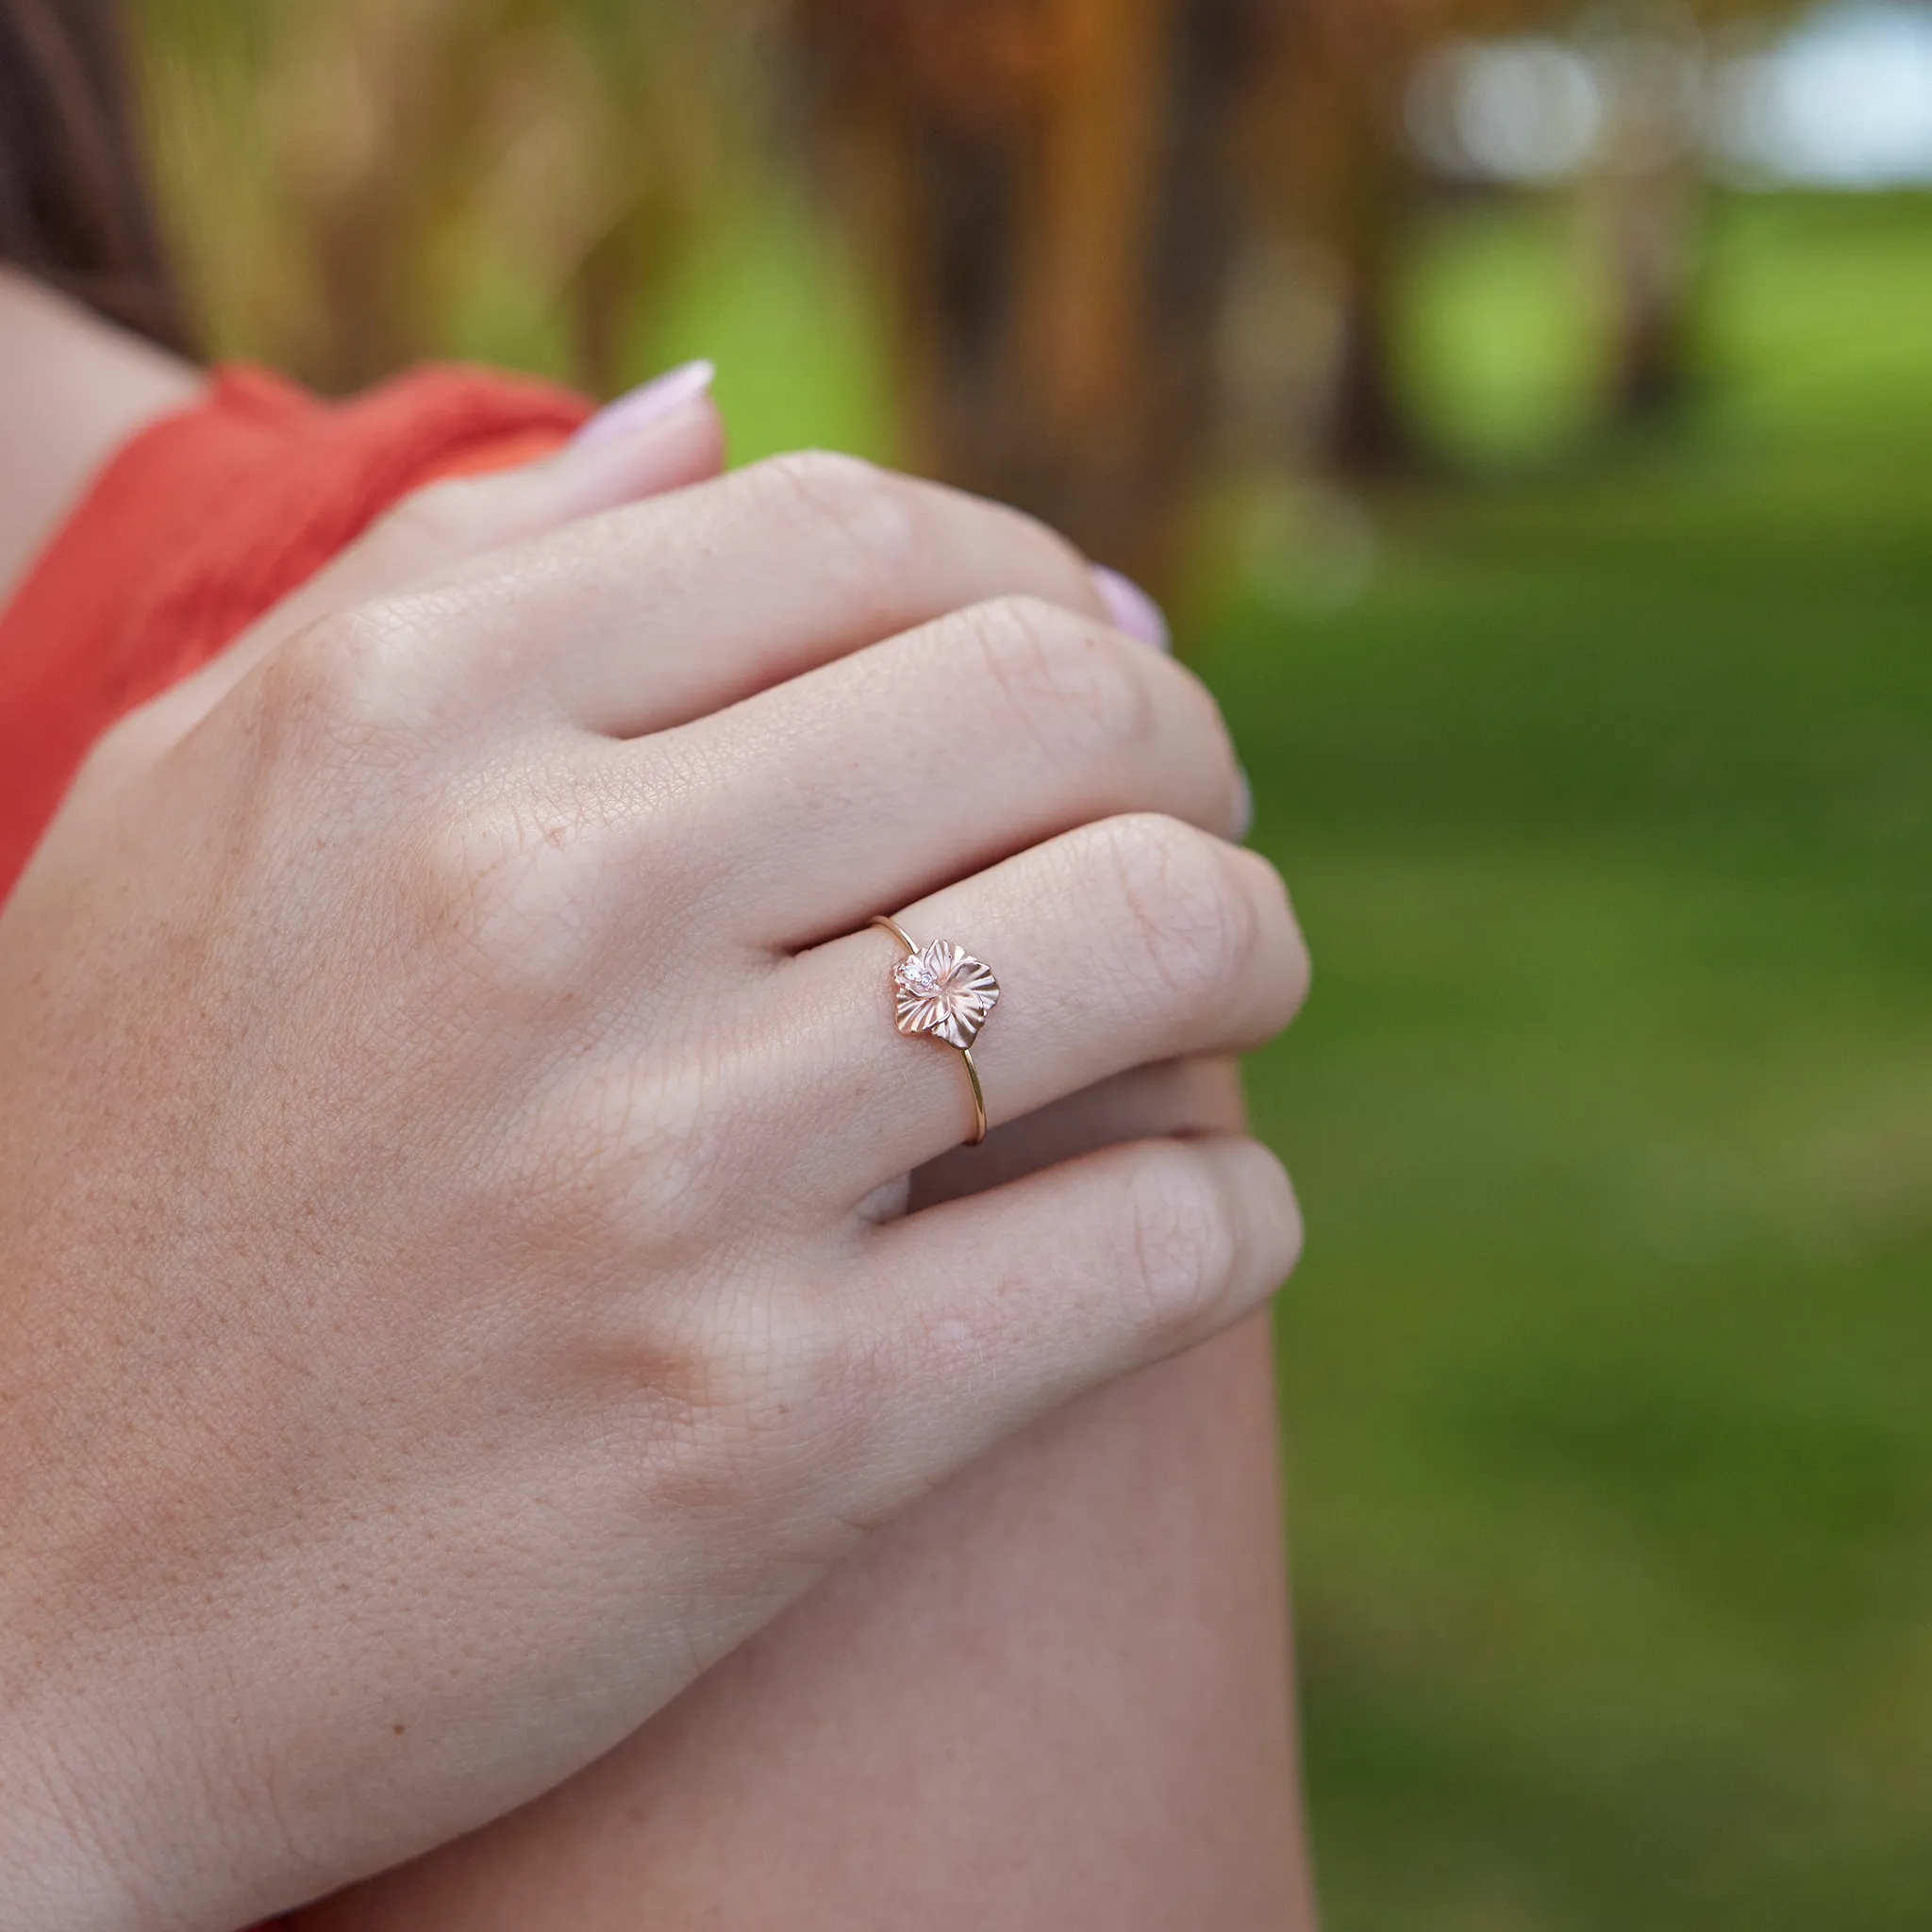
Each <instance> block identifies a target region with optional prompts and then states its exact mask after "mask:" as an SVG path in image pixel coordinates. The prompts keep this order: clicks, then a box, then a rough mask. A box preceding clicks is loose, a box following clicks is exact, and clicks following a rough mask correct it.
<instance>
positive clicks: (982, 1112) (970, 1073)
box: [872, 912, 986, 1147]
mask: <svg viewBox="0 0 1932 1932" xmlns="http://www.w3.org/2000/svg"><path fill="white" fill-rule="evenodd" d="M872 924H874V925H875V926H877V927H878V929H879V930H880V931H881V932H889V933H891V935H892V937H893V938H894V939H895V940H897V941H899V943H900V944H901V945H902V946H904V947H905V948H906V957H907V958H908V959H909V958H911V957H912V955H913V954H914V953H916V952H918V950H919V942H918V941H916V940H914V939H913V938H912V937H911V935H910V934H909V933H908V932H907V930H906V928H905V927H904V926H903V925H901V924H899V922H898V921H897V920H896V919H889V918H887V917H886V915H885V914H884V913H883V912H881V913H879V914H878V915H877V916H876V917H875V918H874V920H873V921H872ZM940 1044H941V1046H952V1044H953V1043H952V1041H949V1040H942V1041H941V1042H940ZM953 1051H954V1052H955V1053H956V1054H958V1056H959V1058H961V1059H962V1060H964V1061H965V1062H966V1078H967V1079H968V1081H970V1082H971V1083H972V1087H973V1133H972V1136H971V1138H970V1139H969V1140H968V1141H967V1142H966V1144H967V1146H969V1147H977V1146H978V1145H979V1143H980V1142H981V1141H983V1140H985V1139H986V1095H985V1093H984V1092H983V1091H981V1088H980V1085H979V1069H978V1068H977V1067H976V1066H974V1064H973V1049H972V1048H971V1047H970V1046H954V1047H953Z"/></svg>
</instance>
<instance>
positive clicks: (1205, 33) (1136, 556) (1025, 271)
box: [795, 0, 1257, 577]
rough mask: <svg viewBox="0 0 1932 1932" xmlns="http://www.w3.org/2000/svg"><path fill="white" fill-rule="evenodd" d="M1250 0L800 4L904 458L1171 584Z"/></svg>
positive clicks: (813, 99) (1210, 327)
mask: <svg viewBox="0 0 1932 1932" xmlns="http://www.w3.org/2000/svg"><path fill="white" fill-rule="evenodd" d="M795 11H796V20H797V25H798V28H799V32H800V34H801V37H802V42H803V51H804V57H805V58H804V60H803V62H802V71H803V73H804V74H805V75H806V76H807V95H808V98H807V102H806V109H807V120H808V127H809V128H810V130H811V134H812V139H813V141H814V142H815V144H816V145H817V147H818V148H819V150H820V151H821V153H822V154H824V156H825V157H826V158H827V159H828V161H829V162H830V163H831V166H832V169H833V172H834V177H835V180H836V182H837V185H838V190H839V193H840V197H841V201H842V203H843V205H844V206H845V207H846V208H848V210H850V211H851V212H852V214H853V215H854V216H855V217H856V222H857V226H858V230H859V233H860V235H861V238H862V240H863V242H864V244H865V247H866V251H867V254H868V256H869V258H870V260H871V262H872V263H873V266H874V272H875V273H876V275H877V276H878V277H879V279H880V280H881V282H882V283H883V284H884V285H885V287H886V289H887V291H888V292H889V295H890V298H891V308H892V311H893V314H894V316H895V319H896V325H897V328H896V334H897V340H898V344H899V354H900V364H901V371H902V376H903V381H904V391H905V414H906V420H907V423H908V432H909V435H910V439H911V443H912V449H911V455H912V458H913V460H914V461H915V462H917V463H918V464H919V465H920V466H921V467H923V468H925V469H928V470H930V471H931V472H933V473H934V474H936V475H941V476H944V477H947V478H949V479H951V480H953V481H956V482H958V483H961V484H963V485H965V486H967V487H969V488H972V489H976V490H981V491H987V492H989V493H991V494H993V495H997V496H1000V497H1004V498H1007V499H1008V500H1010V501H1014V502H1018V503H1021V504H1024V506H1026V507H1027V508H1032V509H1034V510H1035V511H1037V512H1038V513H1040V514H1041V515H1043V516H1045V517H1048V518H1049V519H1051V520H1052V521H1054V522H1055V523H1056V524H1058V525H1060V526H1061V527H1063V528H1065V529H1067V530H1068V531H1069V532H1071V533H1072V534H1073V535H1074V537H1075V539H1076V540H1077V541H1080V542H1082V543H1083V544H1085V545H1086V546H1087V547H1088V548H1089V549H1090V550H1091V551H1092V552H1094V554H1096V555H1099V556H1102V557H1106V558H1109V559H1111V560H1113V561H1115V562H1117V563H1120V564H1122V565H1124V567H1126V568H1128V569H1131V570H1135V571H1138V572H1140V573H1141V575H1147V576H1156V577H1158V575H1160V574H1161V571H1162V568H1163V566H1164V564H1165V562H1166V558H1167V555H1168V551H1169V545H1170V540H1171V536H1172V531H1173V525H1174V515H1175V511H1176V509H1177V508H1178V505H1179V502H1180V500H1181V496H1182V492H1183V490H1184V487H1185V485H1186V484H1187V482H1188V481H1189V480H1190V479H1191V474H1192V472H1193V471H1194V469H1195V468H1196V466H1197V459H1198V458H1199V456H1200V454H1201V452H1202V451H1203V449H1204V448H1205V446H1206V444H1207V442H1208V438H1209V433H1210V429H1211V425H1212V422H1213V413H1214V412H1213V397H1214V390H1215V382H1214V374H1215V372H1214V350H1215V330H1216V321H1217V318H1218V316H1219V313H1220V308H1221V303H1222V298H1223V291H1224V284H1225V280H1226V275H1227V270H1228V265H1229V262H1230V260H1231V258H1232V254H1233V250H1234V243H1235V234H1236V228H1237V224H1238V219H1239V208H1238V182H1237V179H1236V175H1235V169H1234V166H1233V160H1234V151H1233V146H1232V143H1231V142H1230V141H1229V139H1228V130H1229V120H1230V110H1231V108H1232V105H1233V103H1234V101H1235V98H1236V96H1237V94H1238V92H1239V91H1240V90H1241V86H1242V85H1243V82H1244V79H1245V78H1246V77H1247V74H1248V69H1249V66H1250V63H1249V61H1248V58H1247V56H1248V54H1249V51H1250V42H1251V38H1252V32H1251V30H1252V25H1253V19H1254V16H1255V14H1256V12H1257V6H1256V4H1255V0H799V4H798V6H797V8H796V10H795Z"/></svg>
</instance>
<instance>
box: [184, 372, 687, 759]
mask: <svg viewBox="0 0 1932 1932" xmlns="http://www.w3.org/2000/svg"><path fill="white" fill-rule="evenodd" d="M709 373H710V372H709V365H708V364H702V363H693V364H689V365H687V366H686V367H685V368H684V369H680V370H673V371H672V372H671V373H670V374H669V375H665V376H660V377H659V378H658V381H657V382H656V383H653V384H649V385H647V386H646V387H645V389H644V390H642V391H638V392H636V393H634V394H633V395H631V396H628V397H625V398H624V399H623V400H622V401H621V402H619V403H617V404H614V405H613V406H612V407H611V408H610V409H609V410H607V411H606V412H604V414H603V415H601V416H596V417H592V418H591V423H590V424H589V425H586V427H585V429H584V430H583V431H581V432H579V434H578V436H577V438H576V440H575V441H572V442H569V443H567V444H565V445H564V447H563V448H562V449H560V450H558V452H557V453H556V454H555V455H554V456H550V457H545V458H541V459H540V460H538V461H536V462H531V463H522V464H519V465H517V466H516V467H515V468H513V469H508V470H499V471H495V472H491V473H490V474H488V475H480V476H461V477H452V478H449V479H447V480H445V481H443V482H440V483H432V484H429V485H427V486H426V487H425V488H424V489H421V490H418V491H413V492H412V493H411V494H410V495H408V496H406V497H404V498H403V499H402V501H401V502H399V503H397V504H396V505H394V506H393V507H392V508H391V509H390V510H388V511H387V512H386V513H385V514H384V515H383V516H381V517H380V518H378V519H377V520H376V522H375V524H373V525H371V526H370V527H369V529H368V530H367V531H366V532H364V534H363V535H362V536H361V537H359V538H358V539H357V541H355V542H354V543H352V544H350V545H349V546H348V548H347V549H345V550H344V551H342V552H341V555H340V556H338V557H336V558H333V559H332V560H331V561H330V562H329V563H327V564H325V566H324V567H323V568H322V569H321V570H319V571H317V572H316V574H315V575H313V576H312V577H310V578H309V579H308V581H307V582H306V583H305V584H303V585H302V587H301V588H300V589H299V590H297V591H294V592H293V593H292V594H291V595H290V596H289V597H286V598H284V599H283V600H282V602H281V603H280V604H278V605H276V606H275V608H274V609H273V610H271V611H270V612H269V613H268V614H267V615H266V616H265V617H264V618H263V619H261V620H260V621H259V622H258V623H257V624H255V625H251V626H250V628H249V629H248V630H247V631H246V632H244V633H243V634H242V637H241V638H239V639H238V640H237V641H236V642H235V643H234V644H233V645H231V646H230V647H229V649H227V650H226V651H225V652H224V653H223V654H222V655H221V656H220V657H219V658H215V659H214V660H213V661H212V662H211V663H209V664H208V666H206V667H205V668H204V669H203V670H202V671H201V672H199V673H197V674H196V675H195V676H193V677H192V678H190V679H188V680H187V681H186V682H185V683H183V684H182V685H180V686H178V687H177V688H176V690H175V692H174V693H173V694H171V697H170V699H169V701H168V703H169V707H170V709H171V711H172V712H173V713H174V714H175V719H176V721H177V722H178V723H179V724H180V726H181V727H182V728H185V727H186V725H187V724H191V723H192V722H193V720H194V719H196V718H199V717H201V716H203V715H205V714H206V713H207V712H208V710H209V709H210V708H212V707H213V706H214V705H215V704H217V703H218V702H219V701H220V700H221V698H222V697H223V696H224V695H225V693H226V692H228V691H231V690H233V689H234V687H235V686H236V685H237V684H238V683H239V682H240V681H241V679H242V678H243V677H244V676H246V675H247V674H248V673H249V672H250V671H251V670H252V669H253V668H254V667H255V666H256V665H257V664H258V663H259V662H260V660H261V659H262V658H264V657H265V656H266V655H267V654H268V653H269V652H270V651H272V650H273V649H275V646H276V645H277V644H278V643H280V642H281V641H283V640H284V639H286V638H290V637H292V636H293V635H295V633H296V632H298V631H300V630H302V629H303V628H305V627H306V626H307V625H309V624H312V623H314V622H315V621H316V620H317V619H318V618H321V617H324V616H326V615H327V614H329V613H330V612H332V611H337V610H346V609H349V608H352V607H353V606H355V605H358V604H362V603H366V602H368V601H370V600H371V599H373V598H376V597H382V596H389V595H392V594H394V593H395V592H397V591H404V590H408V589H411V588H414V587H416V586H419V585H422V584H425V583H429V582H433V581H436V580H437V579H439V578H441V577H444V576H446V575H449V574H451V573H452V572H454V571H457V570H458V569H459V568H460V567H461V566H462V565H463V564H465V563H466V562H469V561H471V560H472V559H475V558H478V557H480V556H483V555H486V554H488V553H491V552H493V551H497V550H500V549H503V548H504V547H505V546H507V545H511V544H515V543H519V542H523V541H527V540H529V539H532V538H535V537H539V536H541V535H542V534H543V533H545V532H547V531H550V530H554V529H556V528H558V526H559V525H566V524H570V523H573V522H575V521H577V520H578V519H581V518H584V517H590V516H594V515H596V514H598V513H600V512H602V511H605V510H609V509H613V508H617V507H619V506H621V505H624V504H627V503H633V502H636V501H638V500H640V499H641V498H645V497H651V496H656V495H658V494H660V493H662V492H664V491H672V490H678V489H682V488H683V487H684V486H686V485H687V484H691V483H697V482H700V481H703V480H704V479H705V478H707V477H710V476H714V475H717V473H718V470H719V468H720V466H721V465H722V463H723V462H724V425H723V423H722V421H721V419H720V417H719V414H718V409H717V406H716V405H715V404H714V403H713V402H712V400H711V398H710V395H709V392H708V381H709ZM652 404H655V405H656V407H655V408H652V407H641V406H646V405H652Z"/></svg>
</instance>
